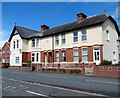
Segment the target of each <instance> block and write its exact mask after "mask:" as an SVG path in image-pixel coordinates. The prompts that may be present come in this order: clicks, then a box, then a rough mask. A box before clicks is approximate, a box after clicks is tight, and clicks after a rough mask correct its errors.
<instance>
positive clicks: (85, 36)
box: [81, 30, 87, 41]
mask: <svg viewBox="0 0 120 98" xmlns="http://www.w3.org/2000/svg"><path fill="white" fill-rule="evenodd" d="M81 32H82V41H86V40H87V33H86V30H82V31H81Z"/></svg>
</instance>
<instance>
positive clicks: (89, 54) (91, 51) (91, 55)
mask: <svg viewBox="0 0 120 98" xmlns="http://www.w3.org/2000/svg"><path fill="white" fill-rule="evenodd" d="M88 62H93V47H92V46H89V47H88Z"/></svg>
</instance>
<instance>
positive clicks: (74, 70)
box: [70, 69, 81, 73]
mask: <svg viewBox="0 0 120 98" xmlns="http://www.w3.org/2000/svg"><path fill="white" fill-rule="evenodd" d="M70 73H81V70H80V69H70Z"/></svg>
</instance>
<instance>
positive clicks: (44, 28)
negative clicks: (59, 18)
mask: <svg viewBox="0 0 120 98" xmlns="http://www.w3.org/2000/svg"><path fill="white" fill-rule="evenodd" d="M48 29H49V26H46V25H41V32H44V31H45V30H48Z"/></svg>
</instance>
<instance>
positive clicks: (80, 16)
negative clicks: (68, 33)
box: [77, 13, 87, 21]
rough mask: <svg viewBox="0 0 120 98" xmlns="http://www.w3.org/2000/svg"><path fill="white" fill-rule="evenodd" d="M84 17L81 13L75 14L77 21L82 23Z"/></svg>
mask: <svg viewBox="0 0 120 98" xmlns="http://www.w3.org/2000/svg"><path fill="white" fill-rule="evenodd" d="M86 17H87V16H86V15H85V14H83V13H78V14H77V21H82V20H84V19H86Z"/></svg>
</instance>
